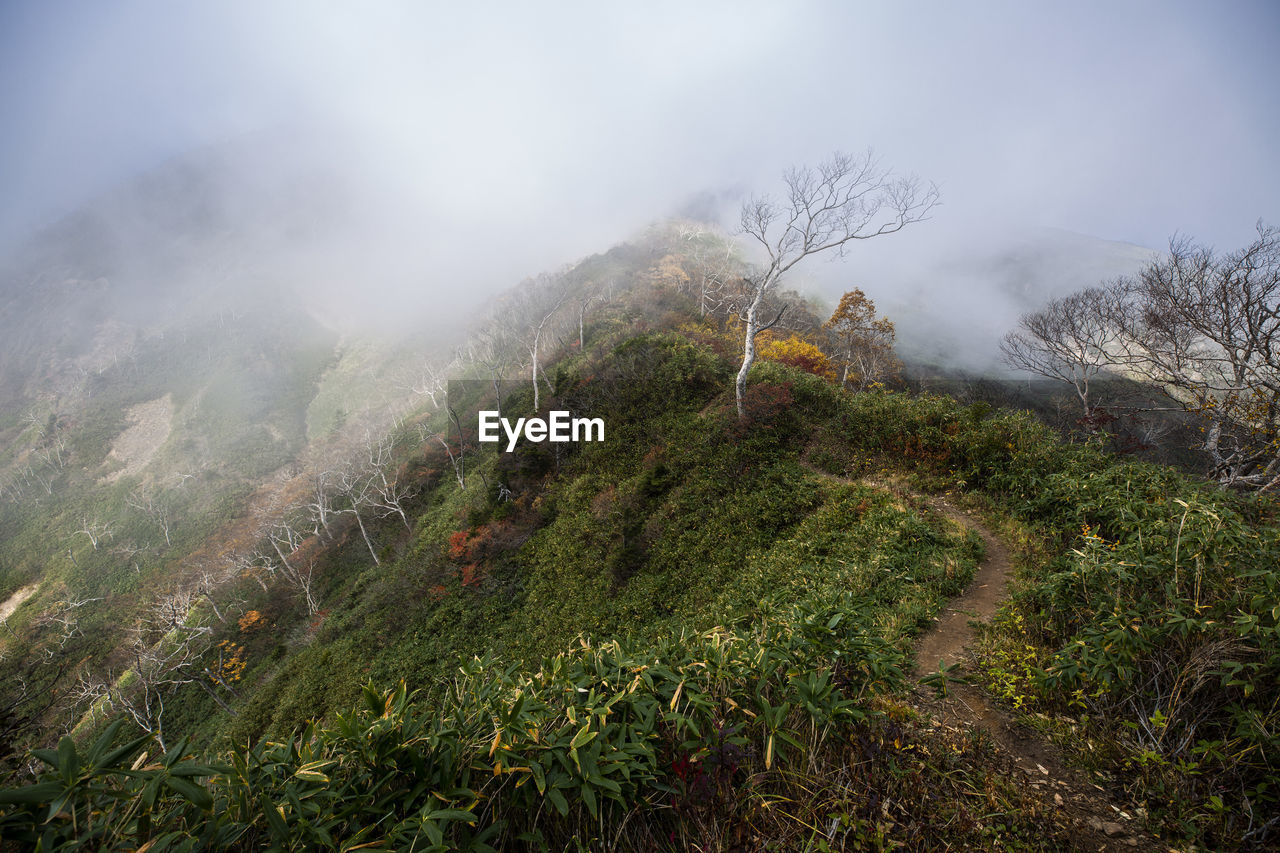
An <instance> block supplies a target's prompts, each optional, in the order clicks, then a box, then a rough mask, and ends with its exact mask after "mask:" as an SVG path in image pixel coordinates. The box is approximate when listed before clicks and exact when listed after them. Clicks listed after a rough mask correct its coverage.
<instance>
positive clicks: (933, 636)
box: [869, 483, 1168, 850]
mask: <svg viewBox="0 0 1280 853" xmlns="http://www.w3.org/2000/svg"><path fill="white" fill-rule="evenodd" d="M869 485H875V486H877V487H878V488H886V486H885V485H884V484H879V483H876V484H869ZM894 491H898V492H900V493H901V494H903V496H904V497H912V498H916V499H919V500H923V501H926V502H927V503H928V504H929V506H930V507H931V508H932V509H933V510H934V511H935V512H937V513H938V514H939V515H942V516H944V517H946V518H948V519H949V520H951V521H952V522H954V523H955V524H958V525H960V526H961V527H964V528H966V529H968V530H972V531H973V532H975V533H977V534H978V536H980V537H981V538H982V544H983V548H984V553H983V558H982V562H981V563H979V565H978V570H977V572H976V573H975V574H974V577H973V580H972V581H971V582H970V583H969V586H968V587H967V588H966V589H965V591H964V592H962V593H961V594H960V595H958V596H956V597H955V598H953V599H951V601H949V602H948V603H947V605H946V606H945V607H944V608H943V609H942V610H941V611H940V612H939V614H938V616H937V621H936V622H935V623H934V625H933V627H932V628H930V629H929V630H928V631H926V632H925V633H924V634H923V635H922V636H921V637H920V640H919V642H918V644H917V646H916V675H917V676H923V675H928V674H929V673H932V672H937V671H938V666H939V663H945V664H947V665H948V666H955V667H956V668H957V670H958V671H959V672H963V671H964V670H965V669H966V665H967V664H968V663H969V662H970V661H971V659H972V652H971V648H972V647H973V646H974V645H975V644H976V642H977V639H978V632H977V630H976V629H975V628H974V627H973V624H972V623H973V622H974V621H980V622H988V621H990V620H991V618H992V617H993V616H995V613H996V609H997V608H998V607H999V605H1000V603H1001V602H1002V601H1003V600H1004V598H1005V596H1006V593H1007V588H1008V584H1009V579H1010V578H1011V577H1012V576H1013V560H1012V557H1011V556H1010V554H1009V549H1008V548H1006V547H1005V545H1004V543H1003V542H1001V541H1000V540H999V539H998V538H997V537H996V536H995V535H994V534H993V533H992V532H991V531H990V530H988V529H987V528H986V527H985V526H983V525H982V523H981V522H979V521H977V520H976V519H974V518H973V517H972V516H970V515H968V514H967V513H965V512H962V511H961V510H959V509H957V508H956V507H954V506H952V505H951V504H950V503H948V502H947V501H946V500H945V499H943V498H940V497H929V496H924V495H919V494H916V493H912V492H906V491H904V490H901V489H894ZM915 704H916V706H917V708H918V709H919V710H921V711H923V712H925V713H927V714H929V715H931V716H932V717H934V718H935V719H936V720H937V721H938V725H940V726H946V727H952V728H957V729H963V730H973V729H979V730H981V731H983V732H985V733H986V734H987V735H988V736H989V737H990V738H991V740H992V741H993V742H994V743H995V745H996V747H997V748H998V750H999V751H1000V752H1001V753H1003V754H1004V755H1005V756H1006V757H1008V758H1009V759H1010V760H1011V761H1012V762H1013V764H1014V765H1016V766H1017V768H1018V770H1019V771H1021V772H1022V773H1023V774H1025V775H1026V776H1027V782H1028V784H1030V785H1031V786H1033V787H1034V788H1036V789H1038V790H1040V791H1041V793H1043V794H1044V795H1045V796H1046V798H1050V799H1052V800H1053V803H1054V804H1055V806H1057V808H1059V809H1060V810H1061V811H1062V812H1063V813H1064V814H1065V815H1066V816H1067V817H1068V818H1069V819H1070V820H1071V822H1072V823H1073V824H1075V826H1076V829H1077V830H1078V833H1079V834H1078V836H1077V842H1078V847H1077V849H1080V850H1167V849H1168V847H1167V846H1165V845H1161V844H1160V843H1159V842H1158V841H1157V840H1156V839H1154V838H1152V837H1151V836H1149V835H1146V834H1144V833H1143V832H1142V831H1141V830H1140V828H1139V825H1138V823H1137V822H1136V821H1132V820H1131V819H1130V817H1129V815H1128V813H1127V812H1125V811H1124V809H1123V807H1122V806H1121V805H1118V804H1116V803H1113V802H1112V801H1111V799H1110V798H1109V797H1108V796H1107V795H1106V792H1105V790H1104V789H1103V788H1101V787H1100V786H1098V785H1096V784H1094V783H1092V782H1090V781H1089V780H1088V779H1086V778H1085V777H1084V776H1083V775H1082V774H1081V773H1078V772H1077V771H1075V770H1072V769H1071V768H1069V767H1067V766H1066V765H1065V764H1064V762H1063V760H1062V756H1061V754H1060V752H1059V750H1058V749H1057V748H1056V747H1055V746H1054V745H1053V744H1051V743H1049V742H1048V741H1046V740H1044V739H1043V738H1042V737H1040V736H1039V734H1037V733H1036V732H1035V731H1034V730H1032V729H1030V728H1028V727H1027V726H1025V725H1022V724H1019V723H1018V722H1017V721H1016V720H1015V719H1014V718H1013V717H1011V716H1010V715H1009V714H1008V713H1006V712H1005V711H1004V710H1003V709H1001V708H1000V707H998V706H996V705H995V704H994V703H992V702H991V701H990V700H989V699H988V698H987V697H986V695H985V694H984V693H983V691H982V690H980V689H979V688H977V687H975V686H974V685H972V684H969V683H966V682H963V681H961V682H952V683H951V684H950V685H949V686H948V689H947V695H946V696H944V697H938V696H937V695H936V691H934V690H933V689H932V688H926V687H923V686H921V687H918V688H917V690H916V692H915Z"/></svg>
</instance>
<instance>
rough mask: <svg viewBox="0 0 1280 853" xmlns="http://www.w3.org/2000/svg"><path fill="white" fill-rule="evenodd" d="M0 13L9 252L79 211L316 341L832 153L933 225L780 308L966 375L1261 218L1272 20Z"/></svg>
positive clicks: (836, 271) (703, 8) (439, 312)
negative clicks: (283, 301) (811, 306)
mask: <svg viewBox="0 0 1280 853" xmlns="http://www.w3.org/2000/svg"><path fill="white" fill-rule="evenodd" d="M0 15H2V16H3V20H2V21H0V34H2V35H0V57H3V59H0V63H3V66H4V67H3V68H2V69H0V71H2V72H3V73H0V81H3V82H0V113H2V114H3V115H4V122H5V126H6V128H8V129H9V133H7V134H6V135H5V140H4V142H3V143H2V144H3V145H4V147H5V151H4V156H3V157H0V185H3V186H4V187H5V193H4V197H3V200H2V201H0V247H7V249H6V250H5V252H4V253H5V254H6V255H10V256H12V255H13V254H14V253H20V251H21V247H23V246H29V245H30V243H31V240H32V239H33V237H35V236H36V235H40V234H44V235H46V239H45V243H46V244H48V243H49V242H50V241H49V239H48V234H49V233H50V232H48V231H47V230H46V229H48V228H49V227H50V226H51V225H53V224H55V223H60V222H61V223H65V221H66V219H65V218H66V217H68V216H70V215H72V214H74V213H76V212H77V211H84V210H86V209H88V210H96V211H99V213H98V214H97V218H98V220H100V222H101V223H102V224H103V227H104V228H106V229H107V230H109V231H110V240H109V242H111V243H112V246H113V249H112V251H113V253H114V255H115V256H116V257H117V258H118V260H119V262H120V267H119V268H118V269H117V270H116V272H117V274H122V271H123V270H126V269H127V270H130V271H131V272H130V274H131V275H134V277H135V278H138V279H139V280H141V279H142V278H146V276H144V275H141V274H140V273H138V272H137V270H139V269H143V268H147V267H148V266H150V267H151V268H152V272H153V274H154V275H153V277H165V276H172V275H174V274H175V272H174V271H175V270H177V271H179V273H178V274H180V275H183V276H186V275H189V274H190V275H195V272H194V271H195V270H204V271H205V272H208V271H209V270H210V269H217V270H218V271H219V272H218V274H217V275H212V274H211V277H207V278H200V277H199V276H197V277H196V279H195V280H193V281H192V282H190V284H191V285H192V287H191V288H189V289H187V290H183V292H184V293H185V292H188V291H189V290H193V291H199V290H200V289H201V288H202V287H204V286H205V285H206V284H207V285H208V287H212V288H215V289H232V290H234V289H235V288H237V287H240V288H247V289H249V290H254V289H257V288H258V287H260V285H261V283H262V282H264V281H271V282H278V283H282V284H287V286H288V287H289V288H291V289H292V290H291V292H293V293H296V294H298V301H299V303H300V304H301V305H303V306H304V307H305V308H306V309H307V310H308V311H309V312H310V313H312V314H313V315H314V316H316V317H317V318H318V319H320V321H321V322H324V323H326V324H329V325H333V326H343V325H346V326H350V327H357V328H360V329H364V330H369V329H378V328H383V327H387V326H390V325H397V324H398V325H400V326H404V325H405V323H406V318H413V322H415V323H416V322H421V323H423V324H426V325H424V327H427V326H429V325H431V324H436V325H441V324H443V325H448V324H451V323H456V322H458V317H459V316H460V315H461V314H463V313H465V312H466V311H468V310H471V309H473V308H474V307H475V306H476V305H477V304H479V303H480V302H482V301H483V299H484V297H485V296H486V295H487V294H492V293H496V292H498V291H499V290H501V289H504V288H506V287H509V286H511V285H512V284H514V283H515V282H516V281H518V280H520V279H521V278H523V277H525V276H527V275H530V274H533V273H536V272H538V271H539V270H542V269H546V268H550V267H555V266H558V265H560V264H563V263H565V262H567V261H570V260H573V259H574V258H577V257H581V256H583V255H585V254H589V253H593V252H597V251H603V250H604V249H606V248H607V247H608V246H609V245H611V244H613V243H615V242H617V241H619V240H622V239H626V238H627V237H629V236H631V235H633V234H635V233H636V232H637V231H638V230H639V229H641V228H643V227H644V226H645V225H646V224H647V223H650V222H653V221H655V220H660V219H662V218H664V217H667V216H672V215H677V214H681V213H686V214H687V213H690V212H694V213H697V214H698V215H700V216H703V217H706V218H710V219H718V220H719V221H720V222H721V223H722V224H724V225H725V227H726V228H728V229H732V228H733V226H734V225H735V224H736V208H737V205H738V204H739V203H740V201H741V200H742V197H743V196H744V195H746V194H747V193H750V192H777V191H778V189H779V183H780V182H779V175H780V173H781V172H782V170H783V169H784V168H786V167H788V166H790V165H794V164H801V163H813V162H816V161H817V160H819V159H821V158H822V157H824V156H825V155H827V154H829V153H830V152H831V151H833V150H835V149H842V150H849V151H860V150H862V149H864V148H866V147H868V146H873V147H874V148H875V150H876V151H877V152H878V154H879V155H880V156H881V157H882V162H883V164H884V165H886V166H889V167H892V168H894V169H896V170H898V171H899V172H902V173H914V174H917V175H919V176H920V177H921V178H922V179H924V180H928V181H933V182H936V183H937V184H938V185H939V187H940V188H941V192H942V200H943V204H942V206H941V207H939V208H938V209H937V210H936V211H935V212H934V214H933V216H932V217H931V219H930V220H929V221H927V222H924V223H920V224H918V225H915V226H913V227H912V228H910V229H908V230H907V231H905V232H903V233H902V234H899V235H894V236H892V237H887V238H884V239H882V240H876V241H870V242H868V243H865V244H860V245H858V246H855V247H854V250H853V251H852V252H851V253H850V255H849V257H848V258H847V259H846V260H844V261H842V262H840V263H837V264H830V265H825V266H824V265H821V264H819V265H816V266H814V267H813V268H810V269H805V270H798V277H797V278H796V279H795V280H793V281H792V282H790V285H791V286H793V287H801V288H802V289H803V288H804V287H805V286H806V284H808V285H811V286H812V288H813V289H816V290H817V291H818V292H820V293H821V294H823V295H824V296H826V297H827V298H828V299H831V300H833V301H834V299H837V298H838V296H839V293H840V292H842V290H843V289H848V288H849V287H851V286H861V287H863V288H864V290H866V291H867V292H868V293H870V294H871V295H872V296H873V297H875V298H876V299H877V300H878V301H879V303H880V304H881V305H882V308H883V309H885V310H887V311H889V312H891V316H893V315H894V314H896V315H897V319H898V320H899V323H900V326H901V327H902V328H903V329H904V332H909V333H912V334H915V335H916V337H921V336H924V337H928V338H929V339H930V340H932V341H934V342H935V343H936V342H938V341H954V342H956V343H955V346H956V348H957V350H956V352H955V353H952V355H953V356H955V357H958V358H961V359H962V360H965V361H966V362H968V363H971V364H973V365H983V364H987V363H989V362H990V361H991V358H990V356H991V353H992V352H993V351H994V342H993V341H992V340H989V339H990V338H991V337H992V336H996V337H998V335H999V334H1000V333H1001V332H1002V331H1003V330H1004V329H1005V328H1007V327H1008V325H1010V324H1011V323H1012V322H1014V321H1015V320H1016V317H1017V314H1018V313H1019V312H1020V311H1024V310H1027V309H1029V308H1032V307H1035V303H1036V301H1037V300H1039V299H1041V298H1044V295H1045V294H1053V293H1055V292H1058V291H1062V290H1064V289H1066V290H1070V289H1074V288H1075V287H1082V286H1086V285H1089V284H1093V283H1096V281H1097V279H1098V277H1102V276H1106V275H1111V274H1118V273H1120V272H1124V271H1127V269H1126V267H1127V266H1132V265H1133V264H1134V263H1135V262H1136V261H1135V259H1140V258H1141V257H1143V256H1144V255H1143V253H1149V252H1150V251H1154V250H1158V249H1159V248H1160V247H1161V246H1162V245H1164V244H1165V242H1166V241H1167V239H1168V238H1169V236H1170V235H1171V234H1173V233H1174V232H1182V233H1187V234H1190V235H1193V236H1195V237H1196V238H1198V239H1200V240H1203V241H1205V242H1208V243H1211V244H1216V245H1220V246H1223V247H1234V246H1237V245H1242V244H1243V243H1244V242H1246V241H1247V239H1248V236H1249V233H1250V229H1251V227H1252V225H1253V223H1254V222H1255V220H1257V219H1258V218H1259V217H1261V218H1264V219H1267V220H1270V221H1276V220H1277V219H1278V218H1280V216H1278V215H1277V214H1278V213H1280V211H1277V208H1276V199H1277V198H1278V197H1280V194H1278V193H1277V189H1280V162H1278V161H1277V160H1276V158H1275V157H1274V154H1273V144H1274V139H1275V138H1277V136H1278V135H1280V134H1278V133H1277V132H1278V131H1280V109H1277V106H1280V104H1277V103H1276V100H1277V96H1276V94H1275V91H1274V87H1273V86H1272V85H1271V84H1270V81H1272V80H1274V79H1276V78H1277V72H1280V60H1277V59H1276V58H1275V51H1274V50H1273V49H1272V48H1273V45H1272V42H1273V41H1274V38H1275V36H1277V35H1280V10H1277V9H1276V8H1275V7H1274V5H1272V4H1267V3H1263V2H1256V3H1240V4H1233V5H1232V6H1231V7H1229V9H1227V10H1225V11H1224V10H1211V9H1208V8H1206V7H1203V6H1195V5H1192V4H1184V3H1174V4H1169V3H1162V4H1154V3H1150V4H1147V3H1135V4H1128V5H1125V6H1123V7H1121V8H1119V9H1117V8H1114V7H1113V5H1112V4H1104V3H1084V4H1073V5H1072V6H1071V7H1070V8H1066V9H1064V8H1053V9H1047V8H1030V7H1026V6H1024V5H1023V4H1013V3H991V4H986V5H984V6H981V7H977V8H975V7H966V8H964V9H958V8H956V7H954V6H952V5H944V4H936V5H925V6H913V7H911V8H910V9H906V8H903V7H893V6H889V5H872V4H866V5H863V4H858V5H857V6H851V5H849V4H836V3H801V4H786V5H785V6H784V5H783V4H750V3H748V4H741V3H734V4H727V3H725V4H700V5H698V6H697V7H696V8H689V7H688V6H687V5H680V4H675V3H658V4H646V5H645V6H644V7H643V8H623V7H607V8H602V7H601V6H600V5H599V4H587V3H580V4H557V5H556V6H555V7H554V8H550V9H547V8H542V7H537V8H534V7H515V6H513V7H511V8H502V9H500V10H499V9H498V8H496V7H490V8H488V9H482V10H477V9H460V8H452V7H450V8H445V7H441V6H436V5H428V4H410V3H403V4H397V3H378V4H373V5H372V6H371V7H366V6H363V5H362V7H361V8H360V9H358V10H357V9H356V8H354V7H351V8H347V7H318V6H316V5H315V4H305V3H280V4H270V5H269V6H268V7H266V8H264V7H263V6H262V5H261V4H251V3H247V2H245V3H235V2H233V3H222V4H216V5H211V6H202V7H192V6H174V5H173V4H164V3H160V2H124V3H117V4H110V5H105V4H93V3H87V2H86V3H60V4H42V5H40V6H28V7H25V8H18V7H15V6H12V5H10V6H8V7H6V9H5V11H4V12H3V13H0ZM166 170H167V171H166ZM158 173H159V174H160V175H161V176H162V177H160V178H155V177H154V176H155V175H156V174H158ZM166 174H167V175H169V176H170V178H165V177H163V176H164V175H166ZM173 175H179V176H184V175H185V177H183V178H182V179H181V180H177V181H176V182H174V180H173V179H172V176H173ZM147 176H153V177H152V178H150V179H148V178H147ZM147 180H150V181H151V184H150V185H149V186H151V188H152V190H154V189H155V186H156V185H157V182H158V183H159V185H161V191H159V192H154V191H151V190H147V189H146V186H148V185H147V184H146V181H147ZM166 181H170V183H169V184H166V183H165V182H166ZM183 181H187V182H188V183H187V184H186V185H185V187H186V188H185V189H184V184H183ZM139 182H142V186H143V189H141V190H139V186H140V184H139ZM108 212H109V213H108ZM1046 229H1051V230H1046ZM1064 232H1065V233H1068V234H1073V235H1078V237H1068V238H1064V239H1060V238H1061V235H1062V234H1063V233H1064ZM1045 235H1056V236H1050V237H1045ZM1088 238H1096V240H1098V241H1100V242H1099V243H1098V244H1096V245H1093V247H1092V248H1090V246H1091V245H1092V244H1091V243H1090V240H1089V239H1088ZM1046 241H1047V244H1050V248H1048V249H1046V248H1044V246H1042V245H1041V244H1042V243H1046ZM53 242H54V243H55V244H58V245H65V243H66V241H65V240H63V241H62V242H61V243H59V242H58V241H57V240H54V241H53ZM1116 244H1126V246H1127V248H1123V249H1115V245H1116ZM1067 245H1071V246H1074V247H1075V248H1076V249H1078V250H1079V251H1074V250H1073V251H1066V250H1065V249H1064V248H1063V247H1064V246H1067ZM1108 247H1110V248H1108ZM166 253H167V254H166ZM174 253H177V254H180V255H182V257H183V258H184V260H183V262H182V263H180V264H177V265H176V266H175V265H172V264H171V265H169V266H167V267H166V266H165V265H164V264H163V263H160V262H158V261H156V260H155V258H156V257H162V256H167V255H172V254H174ZM1011 258H1012V259H1013V260H1010V259H1011ZM1019 258H1021V259H1022V261H1019V260H1018V259H1019ZM1107 258H1112V259H1113V260H1115V261H1116V263H1115V264H1111V263H1110V262H1108V261H1107V260H1106V259H1107ZM1028 259H1030V260H1028ZM1046 271H1049V273H1046ZM104 274H105V273H104ZM1045 275H1047V278H1046V277H1045ZM1042 279H1043V280H1042ZM7 286H8V287H22V286H25V285H24V284H23V282H22V281H18V280H12V281H10V283H9V284H8V285H7ZM143 290H145V288H143ZM147 302H148V300H147V299H146V298H144V297H140V302H139V304H140V305H142V304H146V303H147ZM944 326H945V331H946V332H947V334H945V335H940V334H939V331H938V330H939V329H940V328H942V327H944ZM911 330H915V331H914V332H912V331H911ZM974 338H981V339H982V340H980V341H975V340H973V339H974ZM936 348H937V347H935V349H936ZM961 349H963V350H964V353H963V354H958V353H959V352H960V350H961ZM931 356H936V357H946V356H947V353H946V352H936V353H933V354H931Z"/></svg>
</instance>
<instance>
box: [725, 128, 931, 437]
mask: <svg viewBox="0 0 1280 853" xmlns="http://www.w3.org/2000/svg"><path fill="white" fill-rule="evenodd" d="M783 180H784V182H785V183H786V186H787V198H786V200H785V201H782V202H777V201H774V200H772V199H771V198H769V197H768V196H757V197H753V198H751V199H750V200H748V201H747V202H746V203H745V204H744V205H743V206H742V219H741V232H742V233H743V234H745V235H747V236H748V237H750V238H751V239H752V240H754V241H755V242H756V243H758V244H759V246H760V248H761V249H762V250H763V251H764V254H765V262H764V264H763V266H762V267H760V268H759V269H757V270H756V271H755V272H754V273H753V274H752V275H750V276H747V279H746V280H747V283H748V288H749V289H748V293H749V296H750V298H749V301H748V302H747V310H746V314H745V318H744V319H745V320H746V330H745V332H746V339H745V341H744V343H743V353H742V366H741V367H740V368H739V370H738V376H737V379H736V382H735V385H734V392H735V396H736V399H737V404H738V416H739V417H740V418H745V417H746V409H745V407H744V403H743V399H744V397H745V395H746V390H747V374H748V373H749V372H750V370H751V365H752V364H753V363H754V362H755V356H756V343H755V342H756V336H757V335H759V334H760V333H761V332H762V331H764V330H765V329H767V328H770V327H771V326H773V325H775V324H776V323H778V322H779V321H780V320H781V313H779V315H778V316H777V317H775V318H774V319H773V321H771V322H764V321H763V319H762V317H761V315H760V309H761V306H762V305H763V303H764V301H765V297H766V296H767V295H768V294H769V293H770V292H771V291H772V290H774V289H775V288H776V287H777V285H778V282H779V281H781V280H782V278H783V276H785V275H786V274H787V273H788V272H789V271H790V270H791V269H792V268H793V267H794V266H795V265H796V264H798V263H800V261H802V260H804V259H805V258H807V257H810V256H811V255H817V254H822V253H824V252H834V253H835V254H836V255H837V256H838V257H843V255H844V253H845V251H846V250H847V249H848V246H849V244H850V243H852V242H854V241H858V240H869V239H871V238H872V237H881V236H884V235H886V234H892V233H895V232H897V231H901V230H902V229H903V228H905V227H906V226H907V225H910V224H912V223H914V222H919V221H921V220H923V219H925V218H926V217H927V216H928V214H929V211H930V210H932V209H933V208H934V206H936V205H937V204H938V189H937V187H935V186H932V185H930V186H929V187H928V188H922V187H921V186H920V182H919V181H918V180H916V179H915V178H910V177H895V176H893V174H892V173H891V172H889V171H887V170H885V169H882V168H881V167H880V165H879V163H878V161H877V160H876V159H875V157H874V156H873V155H872V153H871V152H870V151H867V152H866V153H865V154H862V155H861V156H857V157H854V156H850V155H847V154H841V153H836V154H834V155H832V156H831V157H830V158H829V159H828V160H826V161H824V162H822V163H821V164H819V165H818V167H817V168H809V167H801V168H794V169H790V170H788V171H787V172H786V173H785V175H784V176H783Z"/></svg>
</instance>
